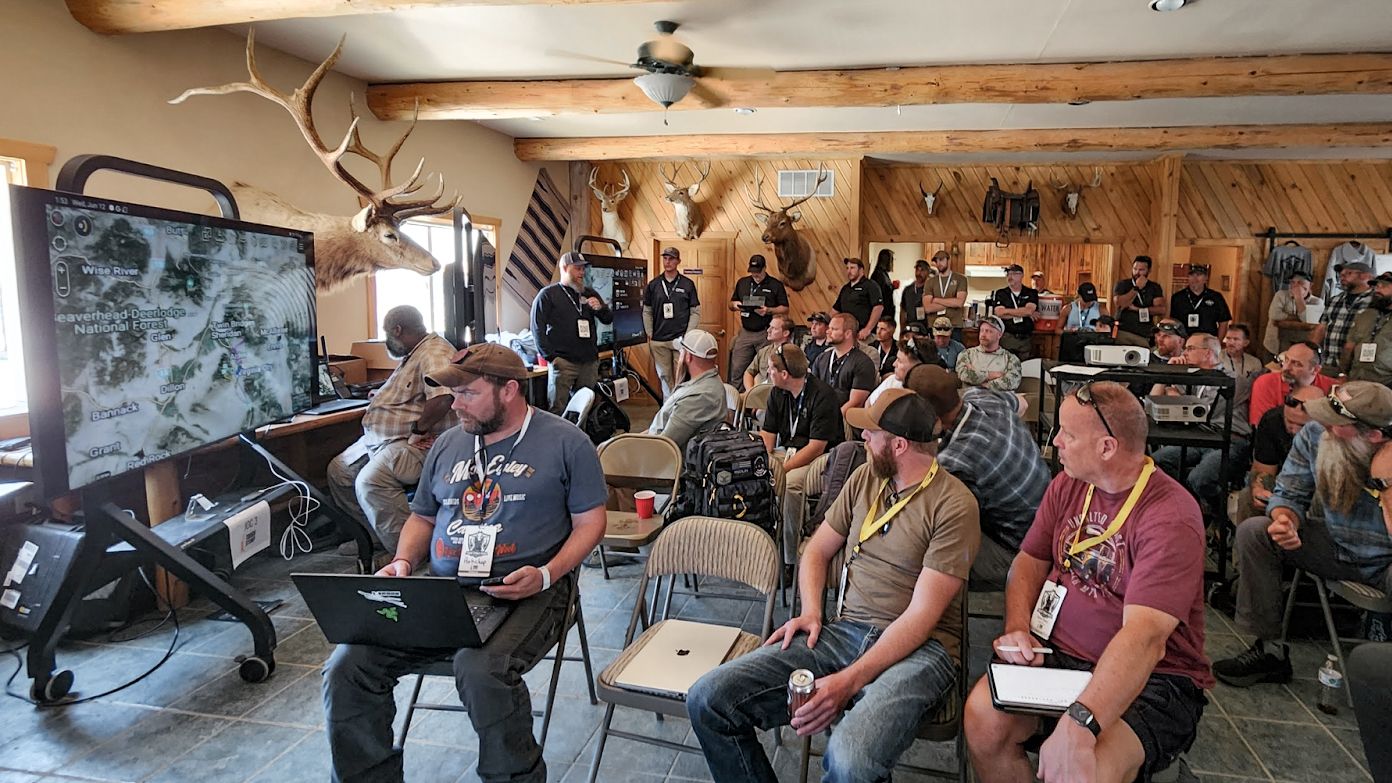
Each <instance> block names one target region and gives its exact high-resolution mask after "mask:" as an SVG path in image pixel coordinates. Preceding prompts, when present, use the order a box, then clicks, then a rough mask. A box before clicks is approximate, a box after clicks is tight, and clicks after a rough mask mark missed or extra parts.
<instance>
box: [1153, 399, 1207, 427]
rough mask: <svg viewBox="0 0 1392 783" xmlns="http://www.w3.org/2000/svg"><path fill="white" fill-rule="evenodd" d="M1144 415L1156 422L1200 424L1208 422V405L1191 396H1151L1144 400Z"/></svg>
mask: <svg viewBox="0 0 1392 783" xmlns="http://www.w3.org/2000/svg"><path fill="white" fill-rule="evenodd" d="M1145 409H1146V413H1148V414H1150V418H1151V419H1152V420H1154V421H1157V422H1169V423H1172V424H1196V423H1198V424H1202V423H1204V422H1207V421H1208V414H1209V411H1210V410H1211V409H1210V407H1209V404H1208V403H1207V402H1204V401H1203V400H1202V399H1200V398H1198V397H1193V396H1178V397H1170V396H1166V395H1162V394H1152V395H1149V396H1148V397H1146V398H1145Z"/></svg>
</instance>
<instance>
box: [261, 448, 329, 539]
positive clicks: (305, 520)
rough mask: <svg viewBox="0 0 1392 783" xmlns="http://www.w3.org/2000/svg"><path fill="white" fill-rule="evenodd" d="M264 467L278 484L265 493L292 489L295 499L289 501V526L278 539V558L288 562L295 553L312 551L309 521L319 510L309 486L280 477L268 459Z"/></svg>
mask: <svg viewBox="0 0 1392 783" xmlns="http://www.w3.org/2000/svg"><path fill="white" fill-rule="evenodd" d="M266 467H267V468H269V469H270V471H271V475H273V476H275V477H276V478H278V479H280V483H279V484H276V485H274V486H271V487H268V488H267V489H266V491H267V492H270V491H271V490H274V489H279V488H281V487H294V488H295V491H296V494H295V497H293V498H291V499H290V524H289V525H288V526H287V527H286V528H285V532H284V533H283V534H282V535H281V537H280V556H281V557H283V558H285V559H286V560H289V559H291V558H293V557H294V556H295V555H296V554H297V553H301V552H303V553H304V554H309V553H310V552H313V551H314V541H313V540H312V539H311V538H310V537H309V532H308V528H309V519H310V517H311V516H313V515H314V512H316V511H318V510H319V501H318V500H315V499H314V496H313V495H311V494H310V493H309V485H308V484H306V483H305V482H303V481H299V480H296V479H291V478H289V477H287V476H283V475H281V473H280V471H278V470H276V467H275V464H274V463H273V462H271V460H270V459H269V458H267V460H266Z"/></svg>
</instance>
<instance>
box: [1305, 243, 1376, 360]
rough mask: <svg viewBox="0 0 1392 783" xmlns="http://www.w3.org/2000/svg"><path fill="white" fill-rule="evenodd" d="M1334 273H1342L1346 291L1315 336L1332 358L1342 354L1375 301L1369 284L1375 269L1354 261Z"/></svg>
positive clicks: (1327, 311)
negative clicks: (1356, 324)
mask: <svg viewBox="0 0 1392 783" xmlns="http://www.w3.org/2000/svg"><path fill="white" fill-rule="evenodd" d="M1334 271H1336V272H1338V273H1339V285H1340V286H1342V287H1343V289H1344V290H1343V293H1341V294H1339V295H1338V296H1336V297H1334V300H1333V301H1331V302H1330V303H1329V307H1327V308H1325V311H1324V313H1323V314H1322V315H1321V316H1320V322H1319V329H1318V330H1316V335H1315V337H1314V339H1315V340H1317V341H1320V342H1321V344H1322V347H1323V348H1324V355H1325V356H1329V357H1336V356H1341V355H1342V351H1343V350H1344V340H1345V339H1346V338H1347V337H1348V333H1349V329H1351V328H1352V327H1353V319H1354V318H1356V317H1357V316H1358V314H1359V313H1361V312H1363V310H1364V309H1365V308H1366V307H1367V306H1368V303H1369V302H1370V301H1371V300H1372V298H1373V289H1372V286H1370V285H1368V281H1369V280H1371V279H1372V277H1373V270H1372V267H1370V266H1368V265H1367V264H1365V263H1363V262H1362V261H1353V262H1350V263H1347V264H1339V265H1338V266H1336V267H1334ZM1326 366H1328V367H1337V366H1338V362H1335V361H1329V362H1327V364H1326Z"/></svg>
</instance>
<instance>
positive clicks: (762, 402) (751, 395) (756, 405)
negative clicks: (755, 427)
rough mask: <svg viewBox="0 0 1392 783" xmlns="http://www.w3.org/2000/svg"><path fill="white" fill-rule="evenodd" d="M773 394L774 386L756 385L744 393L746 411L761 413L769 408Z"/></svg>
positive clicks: (767, 384)
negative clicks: (770, 397)
mask: <svg viewBox="0 0 1392 783" xmlns="http://www.w3.org/2000/svg"><path fill="white" fill-rule="evenodd" d="M772 393H773V384H771V383H756V384H754V388H752V389H750V390H749V391H747V392H745V393H744V409H745V410H747V411H751V410H753V411H761V410H763V409H764V408H767V407H768V400H769V395H770V394H772Z"/></svg>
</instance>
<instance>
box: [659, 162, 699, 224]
mask: <svg viewBox="0 0 1392 783" xmlns="http://www.w3.org/2000/svg"><path fill="white" fill-rule="evenodd" d="M696 171H697V172H698V173H699V174H700V175H701V178H700V179H698V180H696V181H695V182H693V183H691V184H690V185H687V186H686V187H682V186H680V185H678V184H677V183H676V182H675V180H676V176H677V167H676V166H673V167H672V176H670V177H669V176H667V169H666V168H665V167H664V166H663V165H662V164H660V163H659V164H658V166H657V173H659V174H661V175H662V187H664V188H666V189H667V200H668V201H670V202H672V211H673V212H674V213H675V216H676V228H677V235H678V236H680V237H681V238H682V239H687V240H690V239H696V238H698V237H700V236H701V232H702V231H704V230H705V228H706V218H705V215H703V214H701V207H700V206H699V205H697V204H696V202H695V201H694V200H693V199H695V198H696V194H697V193H699V192H700V190H701V183H702V182H705V181H706V177H709V176H710V173H711V164H709V163H707V164H706V170H705V171H701V169H700V167H699V166H698V167H697V168H696Z"/></svg>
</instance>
